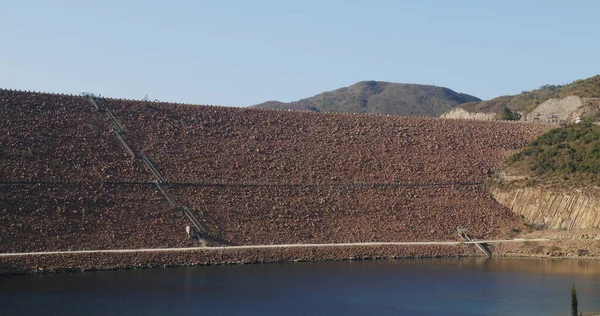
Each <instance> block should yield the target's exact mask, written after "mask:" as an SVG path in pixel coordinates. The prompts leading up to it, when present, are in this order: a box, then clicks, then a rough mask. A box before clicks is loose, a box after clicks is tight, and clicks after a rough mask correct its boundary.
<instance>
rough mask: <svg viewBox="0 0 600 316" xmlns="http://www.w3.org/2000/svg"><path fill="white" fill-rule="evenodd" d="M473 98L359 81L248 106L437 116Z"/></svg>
mask: <svg viewBox="0 0 600 316" xmlns="http://www.w3.org/2000/svg"><path fill="white" fill-rule="evenodd" d="M477 101H481V100H480V99H478V98H476V97H474V96H471V95H468V94H464V93H457V92H455V91H452V90H450V89H448V88H443V87H436V86H428V85H419V84H403V83H391V82H383V81H361V82H359V83H356V84H354V85H352V86H349V87H345V88H340V89H337V90H333V91H328V92H323V93H321V94H318V95H316V96H314V97H311V98H306V99H302V100H299V101H296V102H290V103H283V102H278V101H268V102H265V103H261V104H257V105H253V106H252V107H255V108H263V109H292V110H308V111H315V112H337V113H362V114H389V115H401V116H430V117H438V116H440V115H441V114H442V113H444V112H445V111H447V110H449V109H451V108H453V107H455V106H457V105H459V104H462V103H466V102H477Z"/></svg>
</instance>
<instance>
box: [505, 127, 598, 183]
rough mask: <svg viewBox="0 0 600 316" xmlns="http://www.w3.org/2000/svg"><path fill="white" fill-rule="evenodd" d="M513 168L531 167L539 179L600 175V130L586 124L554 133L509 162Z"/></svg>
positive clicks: (544, 136) (537, 140)
mask: <svg viewBox="0 0 600 316" xmlns="http://www.w3.org/2000/svg"><path fill="white" fill-rule="evenodd" d="M508 163H509V165H513V164H516V163H529V166H530V167H529V168H530V170H531V171H534V172H535V173H536V174H538V175H542V174H546V173H551V172H560V173H565V172H566V173H575V172H581V173H593V174H600V126H597V125H594V124H591V123H584V124H578V125H571V126H567V127H565V128H560V129H555V130H552V131H550V132H548V133H546V134H544V135H542V136H540V137H539V138H538V139H536V140H534V141H533V142H531V143H529V144H528V145H527V146H526V147H525V149H523V150H522V151H521V152H519V153H517V154H515V155H513V156H512V157H511V158H509V161H508Z"/></svg>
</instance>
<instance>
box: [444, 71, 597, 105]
mask: <svg viewBox="0 0 600 316" xmlns="http://www.w3.org/2000/svg"><path fill="white" fill-rule="evenodd" d="M567 96H578V97H580V98H597V97H600V75H597V76H594V77H591V78H587V79H583V80H576V81H574V82H572V83H570V84H566V85H544V86H541V87H540V88H539V89H536V90H532V91H523V92H521V94H518V95H506V96H501V97H497V98H494V99H491V100H486V101H478V102H469V103H465V104H461V105H459V106H457V107H456V108H455V109H453V111H457V110H458V109H463V110H465V111H467V112H469V113H490V114H500V113H501V112H502V110H503V109H504V108H505V107H507V108H509V109H510V110H512V111H517V112H524V113H529V112H532V111H533V110H534V109H535V108H536V107H537V106H538V105H540V104H542V103H543V102H544V101H547V100H548V99H551V98H556V99H563V98H565V97H567Z"/></svg>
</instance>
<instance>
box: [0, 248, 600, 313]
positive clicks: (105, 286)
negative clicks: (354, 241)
mask: <svg viewBox="0 0 600 316" xmlns="http://www.w3.org/2000/svg"><path fill="white" fill-rule="evenodd" d="M573 283H575V285H576V287H577V291H578V297H579V306H580V311H583V312H600V262H593V261H571V260H533V259H477V258H471V259H426V260H390V261H355V262H323V263H287V264H264V265H237V266H212V267H192V268H169V269H146V270H127V271H102V272H86V273H70V274H56V275H28V276H10V277H0V315H13V314H14V315H53V314H54V315H178V314H183V315H270V314H301V315H362V314H371V315H373V314H376V315H570V303H571V301H570V287H571V285H572V284H573Z"/></svg>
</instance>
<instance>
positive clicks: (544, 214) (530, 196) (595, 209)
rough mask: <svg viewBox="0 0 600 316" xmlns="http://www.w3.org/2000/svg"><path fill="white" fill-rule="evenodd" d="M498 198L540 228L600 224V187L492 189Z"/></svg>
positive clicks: (576, 227)
mask: <svg viewBox="0 0 600 316" xmlns="http://www.w3.org/2000/svg"><path fill="white" fill-rule="evenodd" d="M492 192H493V194H494V197H495V198H496V200H497V201H498V202H500V203H502V204H503V205H505V206H507V207H509V208H510V209H511V210H512V211H513V212H515V213H517V214H519V215H521V216H522V217H524V218H525V220H526V221H527V222H529V223H531V224H533V225H535V226H537V227H540V228H547V229H581V228H599V227H600V189H599V188H591V189H588V190H585V191H584V190H573V191H570V192H560V191H559V190H556V189H555V190H549V189H546V188H540V187H528V188H513V189H508V190H503V189H492Z"/></svg>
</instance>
